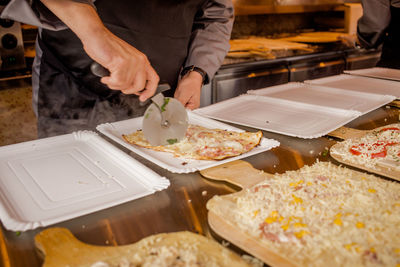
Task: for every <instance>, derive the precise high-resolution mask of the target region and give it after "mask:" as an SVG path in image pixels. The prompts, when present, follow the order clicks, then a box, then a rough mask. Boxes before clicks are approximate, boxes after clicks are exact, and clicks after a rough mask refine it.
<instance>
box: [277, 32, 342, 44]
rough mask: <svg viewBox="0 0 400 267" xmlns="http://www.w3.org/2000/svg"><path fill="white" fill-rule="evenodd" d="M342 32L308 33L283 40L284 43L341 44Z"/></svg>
mask: <svg viewBox="0 0 400 267" xmlns="http://www.w3.org/2000/svg"><path fill="white" fill-rule="evenodd" d="M342 35H344V33H340V32H307V33H301V34H299V35H296V36H293V37H286V38H281V39H279V40H282V41H291V42H298V43H335V42H340V41H341V40H340V36H342Z"/></svg>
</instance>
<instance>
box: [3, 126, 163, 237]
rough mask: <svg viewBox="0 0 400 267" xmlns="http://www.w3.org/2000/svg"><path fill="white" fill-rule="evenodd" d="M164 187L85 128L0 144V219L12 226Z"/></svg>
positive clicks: (42, 222) (52, 219)
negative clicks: (13, 143) (42, 137)
mask: <svg viewBox="0 0 400 267" xmlns="http://www.w3.org/2000/svg"><path fill="white" fill-rule="evenodd" d="M168 186H169V180H167V179H166V178H164V177H161V176H159V175H158V174H157V173H155V172H153V171H152V170H150V169H149V168H147V167H145V166H144V165H143V164H141V163H139V162H138V161H136V160H134V159H133V158H131V157H130V156H128V155H127V154H126V153H124V152H122V151H121V150H119V149H117V148H116V147H114V146H112V145H111V144H110V143H108V142H107V141H105V140H104V139H103V138H100V137H99V136H98V135H97V134H96V133H94V132H89V131H81V132H75V133H72V134H68V135H61V136H56V137H50V138H45V139H39V140H35V141H30V142H25V143H20V144H15V145H8V146H4V147H0V191H1V194H0V200H1V202H0V219H1V220H2V222H3V224H4V226H5V227H6V228H7V229H9V230H13V231H25V230H29V229H34V228H37V227H40V226H46V225H50V224H54V223H57V222H61V221H64V220H68V219H71V218H75V217H78V216H81V215H85V214H88V213H91V212H94V211H98V210H101V209H105V208H108V207H111V206H114V205H117V204H121V203H124V202H127V201H129V200H133V199H137V198H140V197H143V196H146V195H149V194H152V193H154V192H155V191H158V190H162V189H165V188H167V187H168Z"/></svg>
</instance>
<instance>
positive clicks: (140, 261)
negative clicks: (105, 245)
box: [90, 232, 256, 267]
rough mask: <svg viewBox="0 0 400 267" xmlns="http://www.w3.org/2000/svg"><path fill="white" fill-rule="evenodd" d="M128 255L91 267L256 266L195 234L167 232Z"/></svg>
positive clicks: (152, 237)
mask: <svg viewBox="0 0 400 267" xmlns="http://www.w3.org/2000/svg"><path fill="white" fill-rule="evenodd" d="M124 254H125V255H124V256H120V257H113V258H111V257H110V258H108V259H105V260H102V261H97V262H96V263H94V264H92V265H91V266H90V267H122V266H126V267H130V266H141V267H224V266H230V267H253V266H256V265H253V264H251V262H250V261H246V260H245V259H244V258H241V257H240V256H239V255H237V254H235V253H233V252H232V251H230V250H228V249H227V248H225V247H223V246H222V245H220V244H219V243H217V242H215V241H214V240H211V239H209V238H206V237H204V236H201V235H197V234H194V233H191V232H176V233H168V234H167V233H163V234H158V235H153V236H149V237H146V238H144V239H142V240H140V241H139V242H137V243H135V245H134V247H132V249H131V250H130V253H124Z"/></svg>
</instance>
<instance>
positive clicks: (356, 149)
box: [350, 128, 400, 159]
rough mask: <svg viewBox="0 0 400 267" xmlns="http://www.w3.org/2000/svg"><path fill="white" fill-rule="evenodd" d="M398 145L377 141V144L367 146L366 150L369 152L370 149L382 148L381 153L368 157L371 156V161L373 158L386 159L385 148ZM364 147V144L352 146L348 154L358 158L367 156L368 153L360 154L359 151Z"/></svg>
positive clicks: (396, 143)
mask: <svg viewBox="0 0 400 267" xmlns="http://www.w3.org/2000/svg"><path fill="white" fill-rule="evenodd" d="M388 129H391V128H388ZM395 129H397V128H395ZM398 144H399V143H398V142H383V141H378V142H375V143H373V144H371V145H370V146H369V148H368V150H371V147H376V148H378V147H382V149H381V151H379V152H376V153H371V154H370V156H371V158H372V159H374V158H384V157H386V155H387V147H388V146H393V145H398ZM365 146H366V144H364V143H361V144H359V145H353V146H352V147H351V148H350V152H351V153H352V154H353V155H356V156H359V155H361V154H365V155H368V154H369V153H367V152H361V151H360V150H361V148H362V147H365ZM399 156H400V153H399Z"/></svg>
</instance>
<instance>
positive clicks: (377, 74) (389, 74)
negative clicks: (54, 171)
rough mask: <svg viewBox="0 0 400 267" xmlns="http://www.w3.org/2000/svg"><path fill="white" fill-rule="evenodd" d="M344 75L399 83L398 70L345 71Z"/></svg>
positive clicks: (399, 71)
mask: <svg viewBox="0 0 400 267" xmlns="http://www.w3.org/2000/svg"><path fill="white" fill-rule="evenodd" d="M344 73H347V74H351V75H360V76H365V77H372V78H379V79H387V80H393V81H400V70H398V69H389V68H379V67H375V68H368V69H360V70H345V71H344Z"/></svg>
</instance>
